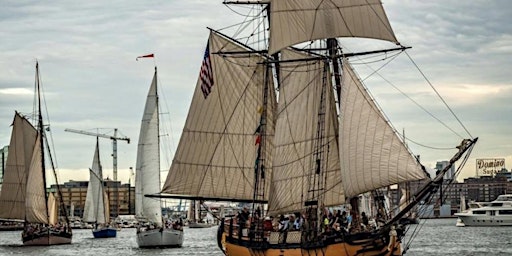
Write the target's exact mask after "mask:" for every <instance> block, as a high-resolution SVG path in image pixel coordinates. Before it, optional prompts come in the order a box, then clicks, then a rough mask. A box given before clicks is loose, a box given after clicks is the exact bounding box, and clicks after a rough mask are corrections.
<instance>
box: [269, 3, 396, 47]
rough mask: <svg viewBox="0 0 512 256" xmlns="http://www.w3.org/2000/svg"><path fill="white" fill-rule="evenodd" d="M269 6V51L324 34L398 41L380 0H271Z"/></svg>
mask: <svg viewBox="0 0 512 256" xmlns="http://www.w3.org/2000/svg"><path fill="white" fill-rule="evenodd" d="M270 8H271V12H270V46H269V53H270V54H273V53H275V52H277V51H279V50H281V49H283V48H286V47H288V46H291V45H294V44H298V43H302V42H308V41H313V40H316V39H325V38H336V37H361V38H374V39H382V40H387V41H391V42H395V43H396V42H397V39H396V37H395V34H394V32H393V30H392V28H391V25H390V24H389V20H388V18H387V15H386V13H385V12H384V8H383V7H382V3H381V2H380V0H348V1H347V0H329V1H324V0H272V1H271V3H270Z"/></svg>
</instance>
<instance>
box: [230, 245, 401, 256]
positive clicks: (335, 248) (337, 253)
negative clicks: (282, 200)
mask: <svg viewBox="0 0 512 256" xmlns="http://www.w3.org/2000/svg"><path fill="white" fill-rule="evenodd" d="M225 246H226V248H225V251H224V254H225V255H228V256H244V255H247V256H250V255H265V256H274V255H275V256H303V255H322V256H356V255H357V256H399V255H402V254H401V248H400V244H399V243H397V244H396V245H395V247H394V248H393V250H391V251H390V250H388V248H387V246H385V248H384V249H380V250H368V251H366V250H365V248H364V247H363V246H357V245H349V244H348V243H336V244H331V245H328V246H325V247H317V248H301V247H300V246H298V245H297V246H296V248H293V247H292V246H282V247H275V248H268V249H260V248H249V247H245V246H241V245H236V244H231V243H226V245H225Z"/></svg>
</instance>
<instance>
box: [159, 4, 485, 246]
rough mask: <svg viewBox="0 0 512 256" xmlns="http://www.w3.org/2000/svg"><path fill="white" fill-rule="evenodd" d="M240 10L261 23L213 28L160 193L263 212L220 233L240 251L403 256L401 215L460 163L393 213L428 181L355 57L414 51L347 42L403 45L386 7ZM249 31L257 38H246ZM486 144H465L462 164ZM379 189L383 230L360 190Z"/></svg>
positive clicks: (231, 222)
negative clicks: (337, 216)
mask: <svg viewBox="0 0 512 256" xmlns="http://www.w3.org/2000/svg"><path fill="white" fill-rule="evenodd" d="M233 4H249V5H252V6H251V7H252V8H249V9H250V10H253V11H254V12H251V13H249V14H248V15H247V16H248V19H247V20H248V21H249V20H250V21H253V22H254V23H256V25H254V24H247V23H243V24H241V25H240V27H239V29H240V30H237V31H236V34H237V36H239V38H240V40H237V39H236V38H234V37H230V36H227V35H226V34H225V33H221V32H219V31H217V30H213V29H211V30H210V35H209V38H208V43H207V46H206V51H205V54H204V59H203V66H202V67H201V72H200V75H199V78H198V80H197V84H196V88H195V91H194V94H193V98H192V102H191V105H190V108H189V112H188V116H187V120H186V122H185V127H184V129H183V133H182V135H181V138H180V142H179V145H178V148H177V150H176V154H175V156H174V160H173V163H172V165H171V168H170V170H169V174H168V176H167V179H166V181H165V183H164V186H163V188H162V191H161V193H160V194H153V195H151V196H154V197H165V198H182V199H190V200H217V201H231V202H247V203H251V206H252V210H251V215H252V216H250V217H249V218H246V214H245V213H244V214H239V215H238V216H239V217H240V216H241V217H240V218H229V219H226V220H223V221H222V222H221V225H220V227H219V231H218V237H217V238H218V245H219V248H220V249H221V250H222V251H223V252H224V253H225V254H226V255H230V256H231V255H236V256H243V255H268V256H271V255H283V256H287V255H288V256H291V255H324V256H326V255H327V256H331V255H332V256H341V255H344V256H349V255H366V256H370V255H371V256H375V255H382V256H395V255H402V249H403V248H402V245H401V241H402V239H403V238H404V235H405V231H406V230H405V228H404V226H402V225H400V224H399V220H400V219H401V218H402V217H403V216H404V215H405V214H407V213H409V212H410V211H411V209H412V207H414V205H415V204H417V203H418V202H419V200H422V199H423V198H425V197H427V196H428V195H429V194H431V193H433V191H434V190H435V188H437V187H438V184H440V182H441V180H442V176H443V175H444V173H446V172H447V170H448V168H450V167H451V166H450V167H447V168H446V169H444V170H442V171H441V172H440V174H439V176H437V177H435V178H434V179H433V180H430V181H429V182H427V183H426V185H425V186H424V187H422V188H420V189H419V190H418V191H417V193H416V194H415V195H414V196H413V197H412V198H414V199H415V201H412V202H409V203H408V204H407V205H404V208H403V210H401V211H399V212H398V213H396V214H395V215H389V214H390V213H389V211H388V212H385V211H386V210H389V209H386V207H385V206H386V205H389V202H386V200H387V197H386V196H384V194H385V193H386V190H387V188H388V187H389V186H390V185H394V184H398V183H401V182H407V181H414V180H420V179H424V178H426V177H427V176H426V173H425V170H424V167H423V166H422V165H421V164H420V163H419V159H418V158H417V157H416V156H415V155H414V154H412V153H411V152H410V150H409V148H408V147H407V146H406V145H405V143H404V140H403V139H402V138H401V136H399V135H398V133H397V132H396V130H395V129H394V128H393V126H392V125H391V123H390V121H389V120H388V119H387V118H386V116H385V115H384V113H383V112H382V110H381V109H380V108H379V107H378V105H377V103H376V102H375V100H374V99H373V97H372V96H371V95H370V93H369V91H368V89H367V88H366V87H365V86H364V85H363V83H362V80H361V79H360V78H359V77H358V75H357V73H356V71H355V70H354V68H353V67H352V65H351V62H350V60H349V59H348V57H350V56H356V55H367V54H373V53H386V52H392V51H404V50H406V49H407V47H403V46H401V45H399V46H398V47H396V46H395V45H394V46H393V47H394V48H390V49H382V50H377V51H368V52H361V53H351V54H348V53H344V52H342V48H341V47H340V45H339V42H338V39H337V38H338V37H354V38H373V39H380V40H384V41H389V42H392V43H395V44H397V39H396V37H395V35H394V33H393V30H392V28H391V25H390V23H389V21H388V19H387V16H386V14H385V12H384V9H383V6H382V4H381V2H380V1H379V0H353V1H345V0H331V1H322V0H267V1H235V2H233ZM249 17H250V18H249ZM267 24H268V25H269V26H268V27H266V26H265V27H264V25H267ZM253 25H254V26H253ZM244 28H249V29H250V30H251V31H249V33H248V34H243V33H242V30H243V29H244ZM266 39H268V41H267V40H266ZM249 43H251V44H250V45H249ZM476 141H477V139H476V138H471V139H465V140H463V141H462V143H460V145H459V146H458V147H457V152H456V153H455V156H453V157H452V159H451V160H450V163H451V164H453V163H455V162H456V161H457V160H459V159H461V158H462V157H463V156H465V155H466V152H470V151H471V149H472V148H473V146H474V143H476ZM368 192H370V193H374V194H375V196H374V198H379V202H378V203H376V204H377V206H378V209H376V210H377V212H378V214H381V215H382V218H383V222H382V223H383V224H382V225H381V226H379V227H378V228H377V229H372V230H368V229H364V230H363V229H362V228H361V227H360V225H359V223H358V218H359V216H360V213H359V212H358V209H359V207H358V204H359V203H360V202H359V195H361V194H364V193H368ZM343 204H347V205H348V204H350V208H351V211H350V213H349V214H350V215H351V216H352V217H353V220H354V221H353V223H352V227H353V228H351V229H350V230H349V231H348V232H346V233H343V232H342V231H339V230H333V229H331V228H329V227H326V225H325V224H324V219H321V218H322V216H323V214H324V213H325V211H326V209H327V208H328V207H333V206H339V205H343ZM262 209H268V211H267V212H266V213H264V212H261V210H262ZM288 214H294V215H296V216H302V217H301V218H303V221H304V222H303V223H305V224H304V225H303V226H302V227H301V228H300V229H298V230H293V231H276V230H273V229H272V225H271V224H270V223H268V222H267V221H266V220H265V219H263V218H262V217H264V216H268V217H273V218H277V217H278V216H279V215H281V216H284V215H288ZM258 215H259V216H258ZM268 224H270V225H268Z"/></svg>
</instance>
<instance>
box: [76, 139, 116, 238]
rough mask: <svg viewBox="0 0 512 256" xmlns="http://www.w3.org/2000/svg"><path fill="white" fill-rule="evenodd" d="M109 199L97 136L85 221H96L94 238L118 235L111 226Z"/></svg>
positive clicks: (85, 208) (90, 173)
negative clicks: (104, 182)
mask: <svg viewBox="0 0 512 256" xmlns="http://www.w3.org/2000/svg"><path fill="white" fill-rule="evenodd" d="M109 209H110V207H109V200H108V196H107V193H106V191H105V186H104V184H103V170H102V167H101V162H100V149H99V142H98V137H96V149H95V150H94V157H93V161H92V167H91V169H89V184H88V186H87V195H86V197H85V207H84V216H83V221H84V222H88V223H94V228H93V230H92V234H93V236H94V238H107V237H116V235H117V229H116V228H115V227H111V226H110V211H109Z"/></svg>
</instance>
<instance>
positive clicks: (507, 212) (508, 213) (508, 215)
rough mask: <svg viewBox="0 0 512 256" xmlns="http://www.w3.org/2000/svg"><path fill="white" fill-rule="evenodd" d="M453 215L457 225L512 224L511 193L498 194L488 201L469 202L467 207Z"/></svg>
mask: <svg viewBox="0 0 512 256" xmlns="http://www.w3.org/2000/svg"><path fill="white" fill-rule="evenodd" d="M455 216H457V217H458V220H457V226H462V224H463V225H464V226H512V194H505V195H499V196H498V198H496V200H494V201H492V202H490V203H470V204H469V209H467V210H465V211H461V212H458V213H455ZM459 220H460V221H459Z"/></svg>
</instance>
